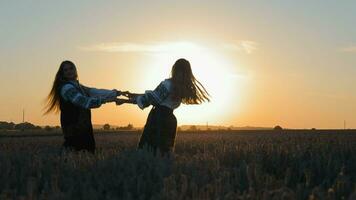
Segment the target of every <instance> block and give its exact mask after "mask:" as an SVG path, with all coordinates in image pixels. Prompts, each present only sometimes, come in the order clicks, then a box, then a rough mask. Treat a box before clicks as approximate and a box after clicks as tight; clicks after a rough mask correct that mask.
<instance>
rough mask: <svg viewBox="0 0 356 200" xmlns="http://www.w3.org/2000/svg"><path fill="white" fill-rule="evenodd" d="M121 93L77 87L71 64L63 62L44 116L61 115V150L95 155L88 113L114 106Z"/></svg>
mask: <svg viewBox="0 0 356 200" xmlns="http://www.w3.org/2000/svg"><path fill="white" fill-rule="evenodd" d="M120 95H121V92H120V91H118V90H115V89H114V90H105V89H96V88H90V87H86V86H84V85H82V84H80V83H79V81H78V74H77V69H76V67H75V65H74V63H73V62H71V61H63V62H62V63H61V65H60V67H59V69H58V71H57V74H56V77H55V79H54V82H53V86H52V89H51V91H50V93H49V94H48V97H47V104H46V111H45V114H48V113H51V112H54V113H58V111H60V115H61V117H60V121H61V127H62V131H63V134H64V143H63V146H64V147H65V148H67V149H71V150H76V151H80V150H87V151H89V152H91V153H94V152H95V140H94V136H93V127H92V123H91V112H90V109H92V108H98V107H100V106H101V105H102V104H104V103H107V102H114V101H115V99H116V98H117V96H120Z"/></svg>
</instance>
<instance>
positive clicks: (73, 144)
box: [63, 132, 95, 153]
mask: <svg viewBox="0 0 356 200" xmlns="http://www.w3.org/2000/svg"><path fill="white" fill-rule="evenodd" d="M63 147H64V148H66V149H69V150H73V151H83V150H84V151H88V152H90V153H95V139H94V135H93V133H92V132H89V133H87V134H78V135H73V136H66V137H64V143H63Z"/></svg>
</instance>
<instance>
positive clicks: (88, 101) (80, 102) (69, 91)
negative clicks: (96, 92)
mask: <svg viewBox="0 0 356 200" xmlns="http://www.w3.org/2000/svg"><path fill="white" fill-rule="evenodd" d="M61 96H62V97H63V99H64V100H66V101H70V102H71V103H73V104H74V105H77V106H79V107H82V108H85V109H90V108H98V107H100V106H101V104H103V103H104V102H103V100H102V98H101V97H87V96H84V95H83V94H82V93H81V92H80V91H79V89H77V88H76V87H74V86H73V85H71V84H66V85H64V86H63V87H62V89H61Z"/></svg>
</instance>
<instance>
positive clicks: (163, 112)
mask: <svg viewBox="0 0 356 200" xmlns="http://www.w3.org/2000/svg"><path fill="white" fill-rule="evenodd" d="M123 95H125V96H127V97H129V99H117V100H116V104H117V105H121V104H123V103H131V104H137V105H138V106H139V107H140V108H141V109H144V108H146V107H148V106H149V105H153V108H152V109H151V111H150V113H149V115H148V118H147V121H146V124H145V127H144V130H143V133H142V136H141V138H140V141H139V144H138V148H140V149H141V148H143V147H145V146H148V147H149V148H150V149H151V150H153V151H157V150H159V151H160V152H161V153H163V154H164V153H168V152H173V150H174V142H175V137H176V128H177V119H176V117H175V116H174V114H173V110H174V109H176V108H178V107H179V105H180V104H181V103H183V104H201V103H202V102H205V101H210V100H209V94H208V92H207V91H206V90H205V88H204V87H203V85H202V84H201V83H200V82H199V81H198V80H197V79H195V77H194V75H193V73H192V69H191V66H190V63H189V61H187V60H185V59H179V60H177V61H176V62H175V64H174V65H173V67H172V71H171V78H169V79H165V80H164V81H162V82H161V83H160V84H159V85H158V86H157V88H156V89H155V90H153V91H151V90H148V91H146V92H145V93H144V94H135V93H130V92H124V93H123Z"/></svg>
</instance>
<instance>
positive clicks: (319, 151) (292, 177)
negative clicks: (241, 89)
mask: <svg viewBox="0 0 356 200" xmlns="http://www.w3.org/2000/svg"><path fill="white" fill-rule="evenodd" d="M31 134H32V135H31ZM31 134H29V135H28V136H27V137H23V135H22V136H21V135H18V136H12V137H10V136H9V135H8V134H2V135H3V136H0V172H1V173H0V199H348V198H349V199H353V198H355V197H356V193H355V191H356V190H355V188H356V185H355V179H356V155H355V152H356V134H355V132H354V131H336V130H330V131H307V130H303V131H302V130H301V131H284V132H283V133H277V132H274V131H219V132H217V131H210V132H204V131H200V132H195V133H189V132H184V133H178V136H177V140H176V148H175V154H174V155H173V156H170V157H156V156H154V154H153V153H152V152H149V151H146V150H140V151H137V150H136V145H137V142H138V139H139V137H140V134H139V132H121V133H113V132H111V133H100V134H96V135H95V137H96V141H97V153H96V154H95V155H90V154H87V153H84V152H82V153H69V152H64V151H62V150H61V148H60V146H61V144H62V142H63V139H62V136H60V135H58V134H53V135H51V136H45V135H40V134H36V133H31ZM0 135H1V134H0ZM4 135H6V136H4Z"/></svg>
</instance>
